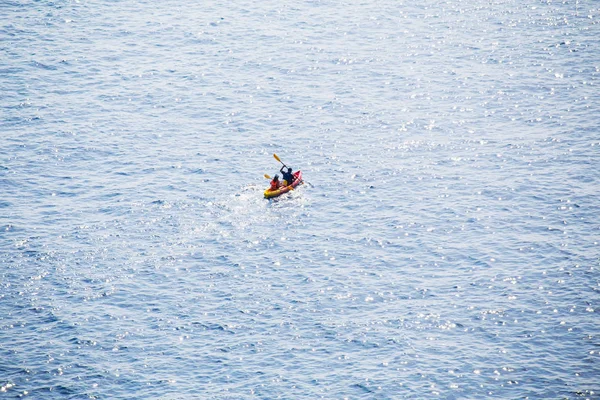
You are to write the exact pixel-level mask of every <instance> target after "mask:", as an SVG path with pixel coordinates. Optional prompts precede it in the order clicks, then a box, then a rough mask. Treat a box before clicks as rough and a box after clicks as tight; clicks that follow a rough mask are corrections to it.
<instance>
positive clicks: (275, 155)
mask: <svg viewBox="0 0 600 400" xmlns="http://www.w3.org/2000/svg"><path fill="white" fill-rule="evenodd" d="M273 157H275V159H276V160H277V161H279V162H280V163H282V164H283V161H281V159H280V158H279V157H277V154H273ZM283 166H284V167H285V166H286V165H285V164H283Z"/></svg>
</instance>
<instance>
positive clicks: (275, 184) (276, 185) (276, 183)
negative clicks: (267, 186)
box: [271, 179, 279, 190]
mask: <svg viewBox="0 0 600 400" xmlns="http://www.w3.org/2000/svg"><path fill="white" fill-rule="evenodd" d="M276 189H279V181H276V180H275V179H273V180H272V181H271V190H276Z"/></svg>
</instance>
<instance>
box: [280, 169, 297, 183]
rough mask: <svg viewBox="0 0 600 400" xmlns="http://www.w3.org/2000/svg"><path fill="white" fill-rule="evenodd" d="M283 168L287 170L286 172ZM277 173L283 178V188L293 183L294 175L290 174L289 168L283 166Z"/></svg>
mask: <svg viewBox="0 0 600 400" xmlns="http://www.w3.org/2000/svg"><path fill="white" fill-rule="evenodd" d="M284 168H287V171H284V170H283V169H284ZM279 172H281V175H282V177H283V186H288V185H291V184H292V183H293V182H294V174H293V173H292V169H291V168H290V167H287V166H285V165H284V166H283V167H281V169H280V170H279Z"/></svg>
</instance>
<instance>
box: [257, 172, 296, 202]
mask: <svg viewBox="0 0 600 400" xmlns="http://www.w3.org/2000/svg"><path fill="white" fill-rule="evenodd" d="M301 183H302V171H296V172H294V181H293V182H292V184H291V185H288V186H282V187H280V188H279V189H275V190H271V188H268V189H267V190H265V199H271V198H273V197H277V196H281V195H282V194H284V193H287V192H289V191H290V190H292V189H294V188H295V187H296V186H298V185H299V184H301Z"/></svg>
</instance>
